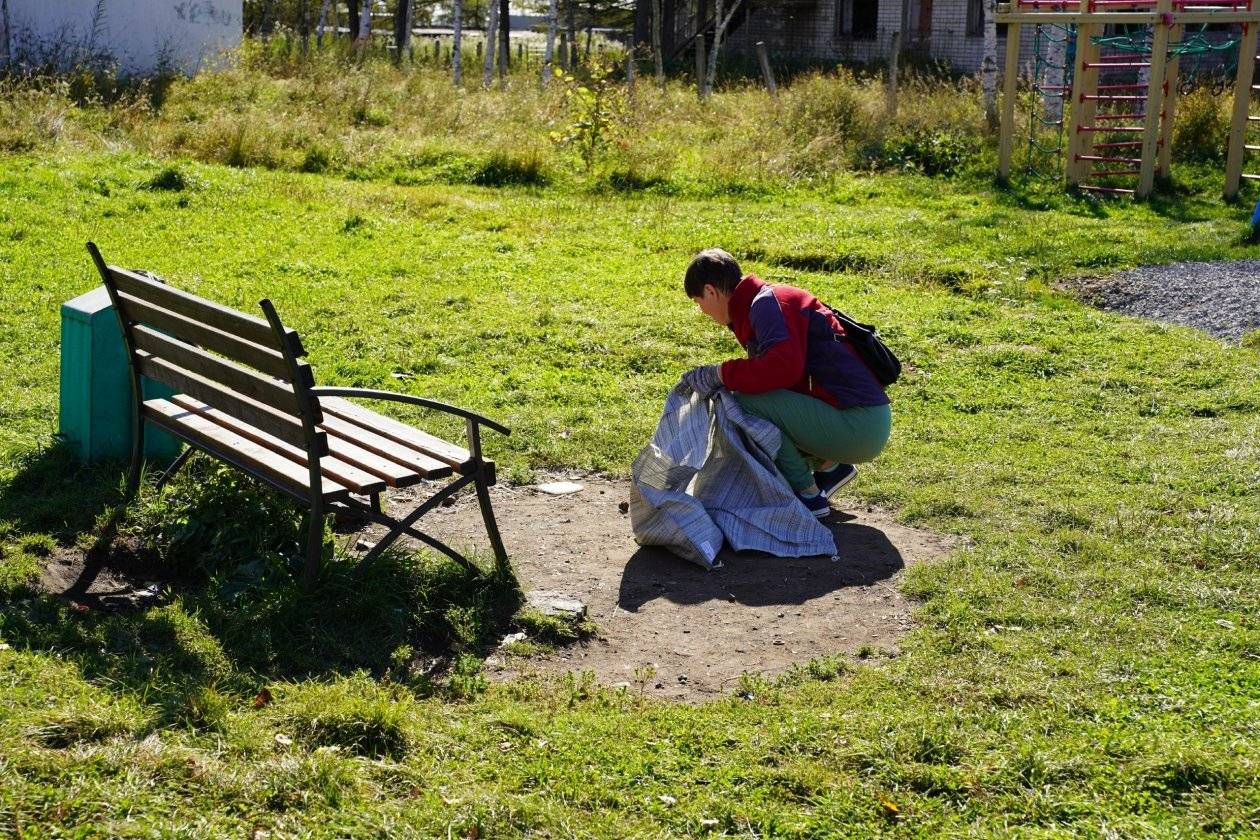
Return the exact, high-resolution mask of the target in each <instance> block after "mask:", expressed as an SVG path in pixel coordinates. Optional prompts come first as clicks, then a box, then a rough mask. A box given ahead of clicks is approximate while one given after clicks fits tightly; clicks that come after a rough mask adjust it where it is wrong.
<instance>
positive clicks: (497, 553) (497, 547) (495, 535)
mask: <svg viewBox="0 0 1260 840" xmlns="http://www.w3.org/2000/svg"><path fill="white" fill-rule="evenodd" d="M475 483H476V487H477V503H478V504H479V505H480V506H481V518H482V520H483V521H485V523H486V534H487V535H488V536H489V537H490V547H491V548H493V549H494V559H495V560H496V561H497V565H498V566H499V568H503V566H504V565H506V563H507V549H506V548H504V547H503V539H502V537H500V536H499V524H498V523H497V522H495V520H494V508H493V507H491V505H490V485H489V483H488V482H487V481H486V474H485V471H484V470H479V471H478V473H477V479H476V482H475Z"/></svg>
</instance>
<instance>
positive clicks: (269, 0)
mask: <svg viewBox="0 0 1260 840" xmlns="http://www.w3.org/2000/svg"><path fill="white" fill-rule="evenodd" d="M274 2H275V0H263V7H262V21H261V22H260V23H259V24H258V31H259V32H261V33H262V39H263V43H264V44H265V43H267V41H268V40H269V39H270V38H271V6H272V4H273V3H274Z"/></svg>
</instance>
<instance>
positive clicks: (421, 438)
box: [319, 397, 472, 472]
mask: <svg viewBox="0 0 1260 840" xmlns="http://www.w3.org/2000/svg"><path fill="white" fill-rule="evenodd" d="M319 403H320V405H321V406H322V407H323V408H324V409H325V415H324V416H325V418H327V416H328V415H329V414H332V415H335V416H337V417H340V418H341V419H343V420H348V421H350V422H351V423H354V424H356V425H358V426H362V427H363V428H365V429H367V430H368V431H371V432H373V433H375V434H377V435H380V436H382V437H386V438H389V439H390V440H392V441H395V442H397V443H401V444H405V445H406V446H408V447H409V448H411V449H416V450H419V451H420V452H423V453H425V454H426V455H428V456H430V457H432V458H436V459H437V460H439V461H442V462H443V463H446V464H450V465H451V466H452V467H455V468H457V469H459V470H460V472H463V471H464V468H466V467H470V466H471V462H472V456H471V454H469V452H468V450H467V449H464V448H463V447H461V446H456V445H455V444H453V443H448V442H447V441H444V440H442V439H441V438H440V437H436V436H434V435H431V434H429V433H428V432H422V431H420V430H419V429H416V428H412V427H411V426H408V425H407V424H406V423H403V422H401V421H398V420H395V419H394V418H392V417H386V416H385V415H383V414H378V413H376V412H375V411H372V410H371V409H369V408H364V407H363V406H361V405H356V404H355V403H352V402H350V401H349V400H345V399H342V398H341V397H320V398H319Z"/></svg>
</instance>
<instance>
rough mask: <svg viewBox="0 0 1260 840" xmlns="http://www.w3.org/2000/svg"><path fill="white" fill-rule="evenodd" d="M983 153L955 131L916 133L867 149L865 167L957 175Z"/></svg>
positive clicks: (970, 140) (915, 131)
mask: <svg viewBox="0 0 1260 840" xmlns="http://www.w3.org/2000/svg"><path fill="white" fill-rule="evenodd" d="M978 153H979V146H978V143H977V142H976V140H975V139H974V138H970V137H967V136H965V135H962V134H958V133H956V132H953V131H936V130H932V129H916V130H914V131H912V132H910V134H908V135H905V136H899V137H892V138H887V139H884V140H880V141H878V142H875V143H873V144H871V145H870V146H868V147H867V148H865V149H863V150H862V152H861V153H860V155H859V159H860V160H861V162H862V164H863V165H866V166H869V167H871V168H872V169H900V170H902V171H906V172H921V173H923V174H924V175H929V176H948V175H955V174H957V173H958V172H959V171H961V170H962V169H963V167H965V166H966V165H968V164H969V163H971V162H972V161H974V160H975V159H976V157H977V155H978Z"/></svg>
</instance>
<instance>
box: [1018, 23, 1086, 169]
mask: <svg viewBox="0 0 1260 840" xmlns="http://www.w3.org/2000/svg"><path fill="white" fill-rule="evenodd" d="M1032 54H1033V72H1032V83H1031V84H1030V85H1029V93H1030V100H1029V103H1028V154H1027V159H1026V161H1025V165H1024V171H1025V172H1026V173H1027V174H1028V175H1033V176H1037V175H1043V174H1046V173H1045V172H1044V171H1043V170H1045V169H1046V167H1047V166H1053V167H1054V168H1055V169H1058V168H1060V167H1062V165H1063V161H1062V156H1063V146H1064V139H1065V134H1066V129H1065V122H1064V119H1063V112H1064V104H1065V103H1066V102H1067V100H1068V99H1069V97H1070V95H1071V92H1072V68H1073V67H1074V66H1075V64H1076V26H1075V25H1073V24H1055V23H1044V24H1042V23H1039V24H1037V25H1036V26H1034V27H1033V42H1032Z"/></svg>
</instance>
